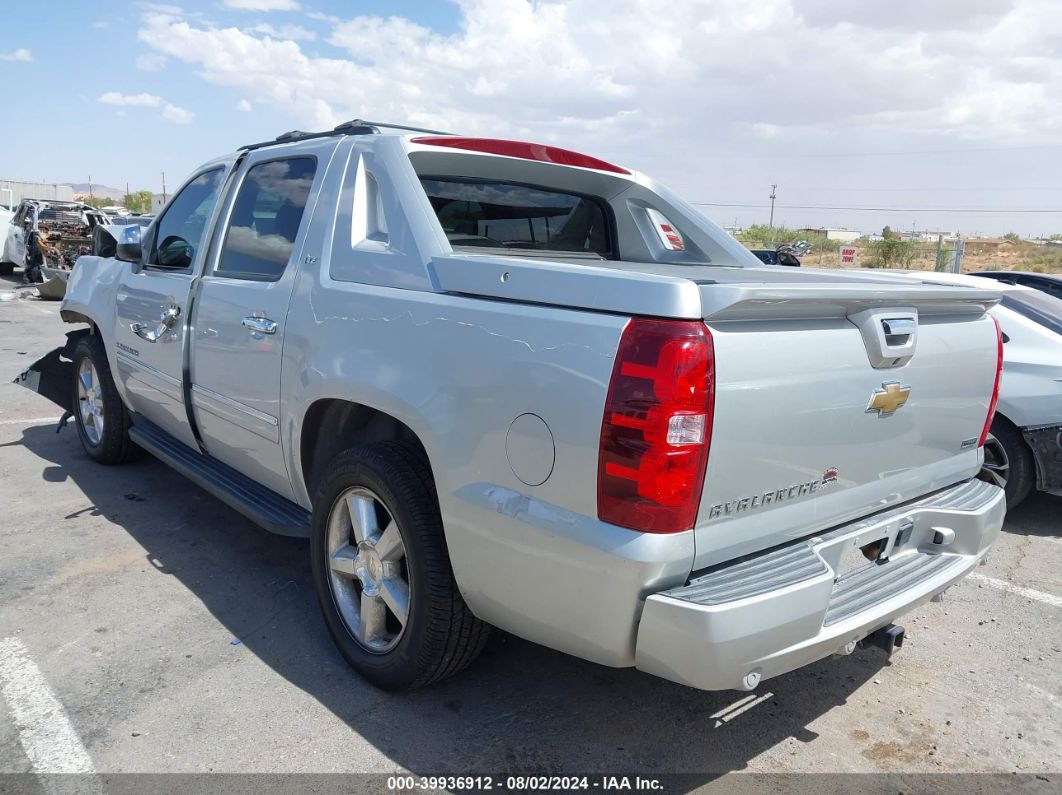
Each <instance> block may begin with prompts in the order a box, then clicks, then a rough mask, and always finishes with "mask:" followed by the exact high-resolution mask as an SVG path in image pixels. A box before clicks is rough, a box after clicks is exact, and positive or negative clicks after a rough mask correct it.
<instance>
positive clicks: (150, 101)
mask: <svg viewBox="0 0 1062 795" xmlns="http://www.w3.org/2000/svg"><path fill="white" fill-rule="evenodd" d="M98 101H99V102H102V103H103V104H104V105H123V106H127V107H133V108H157V107H159V106H160V105H161V104H162V98H161V97H157V96H155V95H154V94H122V93H121V92H119V91H108V92H107V93H105V94H101V95H100V97H99V99H98Z"/></svg>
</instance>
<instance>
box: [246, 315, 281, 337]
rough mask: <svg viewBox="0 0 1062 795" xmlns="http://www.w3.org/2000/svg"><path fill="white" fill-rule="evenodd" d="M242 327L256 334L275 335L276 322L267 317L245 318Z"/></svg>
mask: <svg viewBox="0 0 1062 795" xmlns="http://www.w3.org/2000/svg"><path fill="white" fill-rule="evenodd" d="M243 326H244V328H246V329H250V330H251V331H253V332H255V333H256V334H276V333H277V322H276V321H275V320H270V319H269V318H267V317H245V318H244V319H243Z"/></svg>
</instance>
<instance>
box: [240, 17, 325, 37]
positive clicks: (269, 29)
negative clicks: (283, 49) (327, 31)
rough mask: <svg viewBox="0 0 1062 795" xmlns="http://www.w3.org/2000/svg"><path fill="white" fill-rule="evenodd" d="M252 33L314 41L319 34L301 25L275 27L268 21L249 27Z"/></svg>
mask: <svg viewBox="0 0 1062 795" xmlns="http://www.w3.org/2000/svg"><path fill="white" fill-rule="evenodd" d="M247 30H248V31H250V32H251V33H257V34H259V35H261V36H269V37H270V38H273V39H291V40H292V41H313V40H314V39H316V38H317V34H316V33H314V32H313V31H312V30H307V29H306V28H304V27H302V26H301V25H281V26H280V27H275V26H273V25H270V24H269V23H268V22H261V23H259V24H257V25H255V26H254V27H251V28H248V29H247Z"/></svg>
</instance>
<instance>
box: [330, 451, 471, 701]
mask: <svg viewBox="0 0 1062 795" xmlns="http://www.w3.org/2000/svg"><path fill="white" fill-rule="evenodd" d="M313 509H314V510H313V519H314V521H313V535H312V536H311V539H310V554H311V564H312V569H313V580H314V586H315V588H316V590H317V598H318V601H319V603H320V605H321V611H322V613H323V614H324V619H325V623H326V624H327V626H328V631H329V632H330V633H331V635H332V639H333V640H334V641H335V643H336V646H338V647H339V650H340V652H341V653H342V654H343V657H344V658H346V660H347V662H348V663H350V665H351V666H352V667H353V668H354V670H356V671H357V672H358V673H359V674H361V675H362V676H363V677H364V678H365V679H367V680H368V681H369V682H371V683H372V684H373V685H375V686H376V687H379V688H381V689H383V690H390V691H401V690H412V689H414V688H418V687H423V686H425V685H429V684H432V683H434V682H437V681H439V680H441V679H444V678H446V677H448V676H451V675H453V674H455V673H457V672H458V671H460V670H461V669H463V668H464V667H466V666H467V665H469V664H470V663H471V662H472V661H473V660H474V659H475V658H476V657H477V656H478V655H479V653H480V652H481V651H482V649H483V646H484V644H485V643H486V641H487V637H488V634H489V631H490V627H489V625H487V624H485V623H483V622H482V621H480V620H479V619H477V618H476V617H475V616H474V615H472V611H470V610H469V609H468V606H467V605H465V602H464V600H463V599H462V598H461V594H460V593H459V592H458V589H457V582H456V581H455V580H454V575H453V570H452V569H451V567H450V556H449V553H448V551H447V548H446V539H445V537H444V536H443V527H442V517H441V516H440V513H439V504H438V500H437V498H436V495H435V486H434V482H433V480H432V476H431V471H430V469H429V467H428V465H427V463H426V462H425V461H424V459H423V457H422V456H421V455H420V454H419V453H418V451H416V450H414V449H413V448H411V447H409V446H407V445H404V444H400V443H397V442H385V443H377V444H371V445H366V446H363V447H356V448H353V449H350V450H347V451H345V452H343V453H341V454H340V455H339V456H337V457H336V458H335V459H334V460H333V461H332V463H331V464H330V465H329V467H328V469H327V470H326V471H325V473H324V476H323V477H322V479H321V486H320V488H319V489H318V492H317V498H316V499H315V500H314V505H313ZM352 517H353V518H352ZM396 607H397V609H395V608H396ZM403 612H404V614H405V621H404V623H403V621H402V620H401V618H400V616H401V615H402V613H403Z"/></svg>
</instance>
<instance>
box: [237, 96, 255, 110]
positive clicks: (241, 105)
mask: <svg viewBox="0 0 1062 795" xmlns="http://www.w3.org/2000/svg"><path fill="white" fill-rule="evenodd" d="M236 110H238V111H240V112H242V113H250V112H251V111H252V110H254V108H252V107H251V103H250V102H248V101H247V100H246V99H241V100H240V101H239V102H237V103H236Z"/></svg>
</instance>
